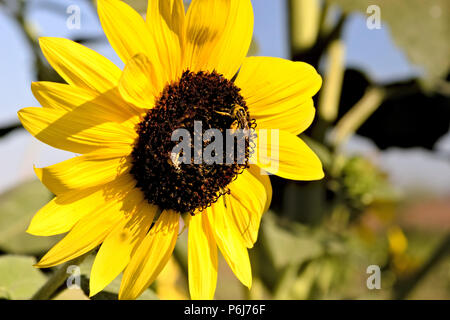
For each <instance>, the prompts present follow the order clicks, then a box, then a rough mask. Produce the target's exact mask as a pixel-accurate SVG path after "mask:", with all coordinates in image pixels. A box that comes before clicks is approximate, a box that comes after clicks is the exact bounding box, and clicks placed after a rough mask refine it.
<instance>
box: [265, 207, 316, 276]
mask: <svg viewBox="0 0 450 320" xmlns="http://www.w3.org/2000/svg"><path fill="white" fill-rule="evenodd" d="M289 224H290V225H289V227H283V226H281V225H280V224H279V223H278V222H277V220H276V216H275V215H274V214H271V213H270V212H268V213H266V214H265V215H264V220H263V222H262V224H261V228H262V240H261V241H262V242H263V243H262V245H263V246H265V247H266V249H267V251H268V252H269V254H270V256H271V258H272V261H273V264H274V266H275V267H276V268H277V269H281V268H283V267H285V266H287V265H289V264H301V263H303V262H304V261H306V260H310V259H313V258H315V257H318V256H320V255H322V254H323V252H324V250H323V247H322V245H321V243H320V242H319V241H317V239H315V238H314V236H313V235H312V234H311V232H310V231H308V230H307V229H306V228H304V227H303V226H301V225H299V224H296V223H293V222H289Z"/></svg>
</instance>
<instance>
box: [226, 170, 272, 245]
mask: <svg viewBox="0 0 450 320" xmlns="http://www.w3.org/2000/svg"><path fill="white" fill-rule="evenodd" d="M228 187H229V189H230V195H225V196H224V197H225V199H224V201H225V204H226V207H227V208H226V211H227V216H228V217H229V218H232V219H233V221H234V222H235V224H236V227H237V228H238V230H239V232H240V234H241V236H242V238H243V240H244V242H245V245H246V247H247V248H252V247H253V244H254V243H255V242H256V239H257V237H258V230H259V224H260V221H261V217H262V214H263V213H264V209H265V206H266V201H267V194H266V188H265V186H264V185H263V184H262V183H261V182H260V181H259V180H258V179H257V178H256V177H255V176H254V175H253V174H251V173H250V172H249V171H248V170H245V171H244V172H242V173H241V174H240V175H239V176H238V177H237V179H236V180H234V181H233V182H232V183H230V184H229V186H228Z"/></svg>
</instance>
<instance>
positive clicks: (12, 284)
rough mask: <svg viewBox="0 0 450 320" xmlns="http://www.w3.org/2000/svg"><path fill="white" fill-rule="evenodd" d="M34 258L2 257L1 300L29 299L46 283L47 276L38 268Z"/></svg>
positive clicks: (0, 259)
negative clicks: (35, 265) (34, 265)
mask: <svg viewBox="0 0 450 320" xmlns="http://www.w3.org/2000/svg"><path fill="white" fill-rule="evenodd" d="M35 263H36V259H35V258H34V257H27V256H18V255H4V256H1V257H0V299H11V300H12V299H16V300H17V299H19V300H22V299H29V298H31V296H32V295H33V294H34V293H35V292H36V291H37V290H38V289H39V288H40V287H41V286H42V285H43V284H44V283H45V281H46V276H45V275H44V274H43V273H42V272H41V271H40V270H39V269H37V268H35V267H33V264H35Z"/></svg>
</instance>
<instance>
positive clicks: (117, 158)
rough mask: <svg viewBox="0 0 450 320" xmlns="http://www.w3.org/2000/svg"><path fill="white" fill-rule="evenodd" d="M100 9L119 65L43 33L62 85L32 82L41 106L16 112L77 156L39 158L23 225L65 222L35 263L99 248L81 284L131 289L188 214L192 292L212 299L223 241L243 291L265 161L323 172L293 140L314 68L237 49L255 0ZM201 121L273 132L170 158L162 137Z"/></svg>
mask: <svg viewBox="0 0 450 320" xmlns="http://www.w3.org/2000/svg"><path fill="white" fill-rule="evenodd" d="M97 7H98V14H99V18H100V22H101V24H102V27H103V29H104V31H105V33H106V36H107V38H108V40H109V42H110V43H111V45H112V47H113V48H114V50H115V51H116V52H117V54H118V55H119V57H120V58H121V59H122V61H123V62H124V64H125V67H124V68H123V70H121V69H119V68H118V67H117V66H116V65H114V64H113V63H112V62H110V61H109V60H107V59H106V58H104V57H103V56H101V55H99V54H98V53H96V52H94V51H92V50H90V49H88V48H86V47H84V46H82V45H80V44H77V43H75V42H72V41H70V40H67V39H61V38H40V41H39V43H40V47H41V49H42V51H43V54H44V55H45V57H46V59H47V60H48V62H49V63H50V64H51V66H52V67H53V68H54V69H55V70H56V71H57V72H58V73H59V74H60V75H61V77H62V78H63V79H64V80H65V81H66V82H67V83H66V84H60V83H52V82H35V83H33V84H32V91H33V94H34V96H35V97H36V99H37V100H38V101H39V103H40V104H41V105H42V107H36V108H35V107H31V108H24V109H22V110H20V111H19V113H18V115H19V118H20V120H21V122H22V124H23V126H24V127H25V128H26V129H27V130H28V131H29V132H30V133H31V134H32V135H33V136H34V137H36V138H37V139H39V140H40V141H42V142H44V143H46V144H48V145H50V146H52V147H55V148H58V149H63V150H66V151H70V152H73V153H75V154H77V156H76V157H74V158H72V159H69V160H66V161H63V162H61V163H58V164H55V165H52V166H49V167H45V168H35V172H36V175H37V176H38V178H39V179H40V180H41V181H42V183H43V184H44V185H45V186H46V187H47V188H48V189H49V190H50V191H51V192H53V193H54V194H55V195H56V197H55V198H54V199H53V200H52V201H50V202H49V203H48V204H47V205H45V206H44V207H43V208H42V209H40V210H39V211H38V212H37V213H36V215H35V216H34V217H33V219H32V221H31V223H30V226H29V228H28V230H27V232H28V233H30V234H33V235H38V236H51V235H56V234H62V233H67V235H66V236H65V237H64V238H63V239H62V240H61V241H60V242H58V243H57V244H56V245H55V246H54V247H53V248H52V249H50V250H49V251H48V252H47V254H46V255H45V256H44V257H43V258H42V259H41V260H40V261H39V262H38V263H37V265H36V266H37V267H40V268H48V267H52V266H55V265H58V264H60V263H62V262H65V261H69V260H71V259H74V258H76V257H78V256H80V255H83V254H85V253H87V252H89V251H91V250H93V249H95V248H97V247H99V246H100V248H99V250H98V253H97V254H96V257H95V261H94V264H93V266H92V270H91V276H90V295H91V296H92V295H95V294H96V293H98V292H99V291H101V290H102V289H104V288H105V286H106V285H108V284H109V283H110V282H111V281H112V280H113V279H115V278H116V277H117V276H118V275H119V274H120V273H121V272H123V277H122V282H121V287H120V292H119V298H120V299H135V298H137V297H138V296H139V295H140V294H141V293H142V292H143V291H144V290H145V289H146V288H147V287H148V286H149V285H150V284H151V283H152V282H153V281H154V280H155V279H156V277H157V276H158V274H159V273H160V272H161V270H162V269H163V268H164V266H165V265H166V264H167V262H168V260H169V259H170V257H171V255H172V252H173V250H174V246H175V243H176V240H177V237H178V235H179V233H180V230H181V229H182V225H183V221H185V222H186V226H185V227H187V228H188V273H189V274H188V278H189V290H190V294H191V297H192V298H193V299H210V298H213V296H214V292H215V287H216V282H217V264H218V249H220V251H221V253H222V255H223V257H224V259H225V260H226V262H227V263H228V265H229V266H230V268H231V270H232V271H233V272H234V274H235V275H236V277H237V278H238V279H239V280H240V281H241V282H242V283H243V284H244V285H245V286H247V287H248V288H250V287H251V283H252V275H251V267H250V261H249V256H248V249H249V248H252V246H253V244H254V243H255V241H256V239H257V235H258V229H259V224H260V220H261V216H262V214H263V213H264V212H265V211H266V210H267V209H268V206H269V204H270V200H271V196H272V189H271V184H270V179H269V177H268V175H267V174H265V171H264V170H262V169H265V170H266V171H268V172H269V173H274V174H277V175H278V176H280V177H283V178H286V179H293V180H317V179H321V178H322V177H323V171H322V166H321V163H320V161H319V159H318V158H317V156H316V155H315V154H314V153H313V152H312V151H311V150H310V149H309V148H308V146H307V145H306V144H305V143H304V142H303V141H302V140H301V139H300V138H298V137H297V135H298V134H300V133H302V132H303V131H304V130H305V129H306V128H307V127H308V126H309V125H310V124H311V122H312V121H313V118H314V114H315V109H314V106H313V100H312V96H313V95H314V94H316V93H317V91H318V90H319V88H320V86H321V77H320V76H319V75H318V74H317V72H316V71H315V70H314V68H313V67H311V66H310V65H308V64H305V63H301V62H291V61H287V60H284V59H280V58H270V57H246V56H247V51H248V49H249V46H250V43H251V40H252V33H253V9H252V5H251V2H250V0H215V1H212V0H193V1H192V2H191V4H190V5H189V8H188V10H187V12H186V11H185V8H184V5H183V1H182V0H150V1H149V4H148V9H147V15H146V19H145V20H144V19H143V18H142V17H141V15H139V14H138V13H137V12H136V11H134V10H133V9H132V8H131V7H130V6H128V5H127V4H125V3H124V2H122V1H118V0H99V1H98V5H97ZM196 120H198V121H201V123H202V124H203V126H204V129H205V128H217V129H218V130H219V131H220V132H225V130H228V129H233V128H234V129H236V128H246V129H249V128H251V129H255V135H256V136H257V140H258V139H259V137H260V132H262V131H263V130H266V129H276V130H277V131H276V132H277V136H278V139H274V141H271V142H268V143H266V144H265V146H266V149H267V150H262V151H264V152H262V151H261V150H259V149H261V148H259V149H258V152H260V151H261V152H260V155H256V156H253V155H255V154H256V153H255V152H253V151H252V150H250V149H251V146H250V143H249V141H248V140H246V144H245V158H246V161H245V162H244V163H237V162H236V161H235V162H234V163H231V164H217V163H213V164H205V163H200V164H199V163H197V164H196V163H194V164H189V163H188V164H185V163H183V164H179V163H178V162H177V161H173V158H172V154H171V150H172V148H173V147H174V144H175V142H174V141H172V140H171V134H172V132H173V131H174V130H175V129H177V128H185V129H187V130H188V131H189V132H193V129H194V124H193V123H194V122H195V121H196ZM256 126H257V127H256ZM271 150H276V152H272V151H271ZM250 157H251V158H252V159H254V161H252V162H250V161H249V158H250ZM267 160H270V161H267ZM269 162H275V163H276V164H277V165H276V166H275V167H273V166H269V165H268V163H269ZM181 218H185V219H184V220H183V219H181Z"/></svg>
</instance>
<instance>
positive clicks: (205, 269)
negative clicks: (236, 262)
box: [188, 212, 218, 300]
mask: <svg viewBox="0 0 450 320" xmlns="http://www.w3.org/2000/svg"><path fill="white" fill-rule="evenodd" d="M204 214H206V212H204V213H198V214H196V215H195V216H193V217H191V219H190V223H189V234H188V270H189V271H188V273H189V292H190V294H191V299H193V300H203V299H213V298H214V292H215V291H216V284H217V263H218V262H217V245H216V241H215V240H214V236H213V234H212V231H211V229H210V227H209V225H208V223H207V221H206V220H205V219H206V218H204V217H203V215H204Z"/></svg>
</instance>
